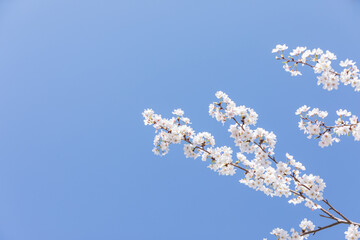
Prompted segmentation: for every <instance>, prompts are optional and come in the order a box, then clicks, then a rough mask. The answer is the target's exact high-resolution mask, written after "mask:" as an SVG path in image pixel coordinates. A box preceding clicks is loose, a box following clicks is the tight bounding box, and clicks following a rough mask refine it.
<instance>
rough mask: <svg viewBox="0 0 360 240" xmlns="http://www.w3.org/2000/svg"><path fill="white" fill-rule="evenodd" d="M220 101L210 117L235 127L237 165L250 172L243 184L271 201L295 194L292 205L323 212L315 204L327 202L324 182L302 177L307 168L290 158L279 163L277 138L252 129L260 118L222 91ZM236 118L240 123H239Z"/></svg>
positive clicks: (289, 156)
mask: <svg viewBox="0 0 360 240" xmlns="http://www.w3.org/2000/svg"><path fill="white" fill-rule="evenodd" d="M216 97H217V98H218V99H219V102H214V103H212V104H210V107H209V113H210V115H211V116H212V117H215V118H216V119H217V120H218V121H220V122H222V123H224V122H225V121H226V120H229V119H231V120H233V121H234V123H235V124H231V125H230V127H229V130H228V131H229V132H230V137H231V138H233V139H234V142H235V145H236V146H238V147H239V150H240V152H238V153H237V158H238V161H237V162H236V164H238V163H242V165H243V166H244V167H245V169H246V174H245V177H244V178H243V179H241V180H240V183H243V184H245V185H247V186H248V187H250V188H253V189H255V190H256V191H258V190H259V191H262V192H264V193H265V194H266V195H269V196H271V197H273V196H278V197H281V196H285V197H290V196H291V195H293V194H294V197H293V198H292V199H291V200H290V201H289V202H290V203H292V204H298V203H301V202H305V206H307V207H309V208H311V209H317V208H320V205H318V204H316V203H315V202H313V200H317V201H321V200H322V199H323V191H324V188H325V183H324V182H323V180H322V179H321V178H320V177H318V176H313V175H312V174H310V175H306V174H302V175H301V171H303V170H305V167H304V166H303V165H302V164H301V163H300V162H297V161H295V160H294V158H293V156H291V155H289V154H286V156H287V161H286V162H282V161H280V162H278V161H276V160H275V157H274V149H275V144H276V135H275V134H274V133H273V132H268V131H266V130H264V129H262V128H256V129H251V127H250V125H255V124H256V121H257V118H258V114H256V113H255V111H254V110H252V109H250V108H247V107H245V106H236V104H235V103H234V102H233V101H232V100H231V99H230V98H229V96H228V95H226V94H225V93H223V92H221V91H219V92H217V93H216ZM236 117H239V118H240V119H239V120H237V119H236ZM244 153H246V154H254V158H253V159H252V160H248V159H247V157H246V156H245V155H244ZM273 164H275V166H273ZM292 187H293V189H292Z"/></svg>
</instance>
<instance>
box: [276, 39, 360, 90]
mask: <svg viewBox="0 0 360 240" xmlns="http://www.w3.org/2000/svg"><path fill="white" fill-rule="evenodd" d="M286 49H288V47H287V46H286V45H285V44H284V45H276V48H274V49H273V50H272V52H273V53H278V54H279V55H278V56H276V59H277V60H282V61H283V64H284V69H285V71H286V72H290V74H291V76H297V75H302V74H301V72H300V71H298V70H297V67H298V65H302V66H304V65H306V66H308V67H311V68H312V69H313V70H314V72H315V73H319V74H321V75H320V76H318V77H317V78H318V82H317V84H318V85H323V88H324V89H327V90H329V91H331V90H333V89H338V86H339V80H340V81H341V82H342V83H343V84H344V85H349V84H351V86H352V87H353V88H355V91H360V79H359V78H360V73H359V69H358V67H357V66H356V65H355V64H356V63H355V62H353V61H352V60H349V59H346V60H345V61H340V66H341V67H343V68H344V69H343V71H341V72H340V73H339V72H336V71H335V70H334V69H333V68H332V67H331V61H332V60H336V59H337V57H336V56H335V54H333V53H332V52H329V51H326V53H324V52H323V50H321V49H320V48H317V49H313V50H306V47H297V48H296V49H294V50H293V51H292V52H291V53H290V56H288V57H285V56H284V51H285V50H286ZM309 62H313V64H310V63H309ZM289 64H292V65H289Z"/></svg>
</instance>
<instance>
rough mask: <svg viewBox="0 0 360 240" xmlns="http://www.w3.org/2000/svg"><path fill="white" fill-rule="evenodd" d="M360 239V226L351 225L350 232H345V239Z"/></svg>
mask: <svg viewBox="0 0 360 240" xmlns="http://www.w3.org/2000/svg"><path fill="white" fill-rule="evenodd" d="M359 238H360V232H359V226H356V225H354V224H351V225H350V226H349V227H348V230H347V231H345V239H347V240H357V239H359Z"/></svg>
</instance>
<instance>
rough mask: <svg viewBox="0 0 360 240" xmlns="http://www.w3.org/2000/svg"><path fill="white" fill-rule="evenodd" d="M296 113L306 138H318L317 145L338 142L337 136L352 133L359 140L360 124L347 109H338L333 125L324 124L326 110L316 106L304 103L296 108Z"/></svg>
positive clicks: (322, 145) (324, 145)
mask: <svg viewBox="0 0 360 240" xmlns="http://www.w3.org/2000/svg"><path fill="white" fill-rule="evenodd" d="M295 114H296V115H299V116H300V121H299V128H300V130H303V131H304V133H305V134H308V138H309V139H311V138H313V137H314V138H315V139H318V138H320V141H319V146H320V147H327V146H329V145H332V143H333V142H339V141H340V139H339V138H338V137H339V136H342V135H350V134H352V135H353V137H354V140H355V141H360V124H359V118H358V117H357V116H355V115H352V114H351V112H349V111H347V110H342V109H340V110H338V111H336V114H337V115H338V117H339V118H338V119H336V121H335V125H334V126H327V125H325V121H324V120H325V118H326V117H327V115H328V112H326V111H320V110H319V109H318V108H313V109H312V110H310V107H308V106H306V105H304V106H302V107H300V108H299V109H297V110H296V112H295Z"/></svg>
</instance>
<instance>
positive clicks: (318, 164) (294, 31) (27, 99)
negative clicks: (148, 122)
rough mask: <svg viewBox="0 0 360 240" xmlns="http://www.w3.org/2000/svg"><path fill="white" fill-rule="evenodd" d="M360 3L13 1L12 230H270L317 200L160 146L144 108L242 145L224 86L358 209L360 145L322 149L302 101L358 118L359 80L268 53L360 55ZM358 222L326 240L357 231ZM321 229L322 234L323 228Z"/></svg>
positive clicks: (5, 158) (0, 55) (0, 19)
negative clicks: (271, 193)
mask: <svg viewBox="0 0 360 240" xmlns="http://www.w3.org/2000/svg"><path fill="white" fill-rule="evenodd" d="M359 12H360V2H359V1H358V0H343V1H336V0H318V1H313V0H302V1H289V0H280V1H268V0H255V1H235V0H222V1H212V0H206V1H203V0H197V1H194V0H182V1H172V0H162V1H160V0H150V1H149V0H146V1H145V0H144V1H140V0H103V1H94V0H86V1H85V0H76V1H74V0H53V1H48V0H47V1H45V0H35V1H20V0H1V1H0V239H1V240H2V239H4V240H24V239H26V240H64V239H66V240H82V239H84V240H85V239H86V240H97V239H106V240H115V239H116V240H123V239H140V240H141V239H144V240H147V239H151V240H152V239H154V240H167V239H174V240H178V239H179V240H180V239H181V240H183V239H189V240H190V239H207V240H218V239H226V240H233V239H234V240H235V239H262V238H263V237H268V238H269V239H272V237H271V236H270V234H269V232H270V231H271V230H272V229H273V228H275V227H282V228H285V229H288V230H289V229H290V228H291V227H298V224H299V223H300V221H301V220H302V219H303V218H304V217H306V218H308V219H311V220H313V221H314V223H315V224H316V225H317V226H319V225H324V224H326V223H328V221H326V220H324V219H319V217H317V212H313V211H311V210H309V209H307V208H305V207H303V206H293V205H290V204H288V203H287V200H286V199H284V198H270V197H267V196H266V195H264V194H263V193H261V192H256V191H254V190H252V189H249V188H248V187H246V186H244V185H242V184H239V183H238V180H239V176H234V177H224V176H218V175H217V174H216V173H214V172H212V171H210V170H209V169H207V168H206V164H205V163H203V162H201V161H200V160H193V159H186V158H185V156H184V155H183V153H182V146H179V145H175V146H173V147H172V148H171V150H170V153H169V154H168V155H167V156H166V157H162V158H160V157H157V156H154V155H153V154H152V152H151V149H152V140H153V137H154V132H153V129H152V128H150V127H148V126H144V125H143V120H142V117H141V112H142V111H143V110H144V109H145V108H153V109H154V110H155V111H156V112H158V113H161V114H162V115H163V116H167V117H170V116H171V111H172V110H173V109H174V108H178V107H181V108H182V109H183V110H184V111H185V113H186V115H187V116H189V117H190V118H191V120H192V122H193V127H194V129H195V130H197V131H209V132H211V133H212V134H213V135H214V136H215V138H216V143H217V145H218V146H222V145H228V146H232V147H233V146H234V145H233V143H232V140H231V139H230V138H229V134H228V132H227V126H225V127H223V126H222V124H220V123H218V122H216V121H215V120H214V119H212V118H211V117H209V116H208V105H209V103H211V102H212V101H214V100H215V97H214V93H215V92H216V91H218V90H222V91H224V92H226V93H228V94H229V96H230V97H231V98H232V99H233V100H234V101H235V102H236V103H237V104H239V105H240V104H241V105H246V106H248V107H251V108H254V109H255V110H256V111H257V113H258V114H259V122H258V126H261V127H263V128H265V129H267V130H269V131H274V132H275V133H276V135H277V138H278V143H277V148H276V149H275V152H276V156H277V158H278V159H280V158H282V157H285V153H286V152H289V153H290V154H292V155H294V156H295V159H297V160H299V161H301V162H303V164H305V166H306V167H307V169H308V172H309V173H314V174H317V175H320V176H321V177H322V178H324V180H325V182H326V183H327V188H326V190H325V196H326V197H327V198H328V199H329V200H330V201H331V202H333V204H334V205H335V206H336V207H338V208H339V209H340V210H341V211H342V212H343V213H344V214H346V216H348V217H350V218H352V219H353V220H355V221H357V222H360V207H359V198H360V192H359V182H360V180H359V169H360V161H359V160H360V159H359V158H360V157H359V149H360V143H359V142H354V141H353V138H352V137H342V141H341V142H340V143H338V144H335V145H334V146H333V147H331V148H325V149H321V148H320V147H318V146H317V141H314V140H312V141H310V140H308V139H307V138H306V136H305V135H304V134H303V133H302V132H300V131H299V129H298V128H297V122H298V118H297V117H296V116H295V114H294V112H295V110H296V109H297V108H298V107H300V106H302V105H304V104H307V105H310V106H313V107H319V108H320V109H323V110H328V111H329V117H328V120H330V121H333V120H334V119H335V111H336V110H337V109H339V108H347V109H349V110H350V111H352V112H353V113H354V114H357V115H360V93H356V92H354V91H353V89H352V88H351V87H349V86H347V87H345V86H341V87H340V89H339V90H338V91H333V92H327V91H325V90H322V88H321V87H319V86H317V85H316V77H315V75H314V74H313V73H312V72H311V71H310V70H309V69H303V76H302V77H297V78H291V77H290V75H289V74H288V73H286V72H284V71H283V69H282V65H281V63H280V62H277V61H275V59H274V55H272V54H271V50H272V48H273V47H274V46H275V45H276V44H279V43H286V44H288V45H289V47H290V48H295V47H297V46H307V47H309V48H314V47H320V48H323V49H328V50H330V51H333V52H334V53H335V54H336V55H337V56H338V58H339V59H341V60H344V59H346V58H350V59H353V60H355V61H357V62H359V63H360V45H359V43H360V14H359ZM345 230H346V228H345V226H337V227H335V228H332V229H330V230H327V231H324V232H320V233H318V235H317V238H316V239H344V234H343V233H344V231H345ZM314 239H315V238H314Z"/></svg>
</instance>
